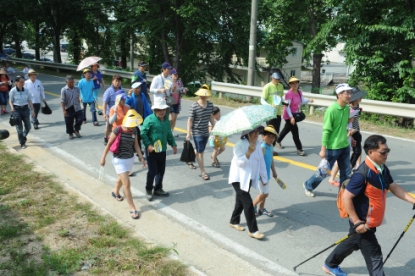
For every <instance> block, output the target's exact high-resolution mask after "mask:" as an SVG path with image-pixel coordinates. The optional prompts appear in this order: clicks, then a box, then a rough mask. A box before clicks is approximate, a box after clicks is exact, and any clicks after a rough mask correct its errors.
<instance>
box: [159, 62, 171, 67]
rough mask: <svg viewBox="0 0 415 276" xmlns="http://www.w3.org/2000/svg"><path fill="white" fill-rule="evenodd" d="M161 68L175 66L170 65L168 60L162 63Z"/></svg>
mask: <svg viewBox="0 0 415 276" xmlns="http://www.w3.org/2000/svg"><path fill="white" fill-rule="evenodd" d="M161 68H163V69H172V68H173V66H171V65H170V63H168V62H164V63H163V64H162V65H161Z"/></svg>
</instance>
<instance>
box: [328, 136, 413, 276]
mask: <svg viewBox="0 0 415 276" xmlns="http://www.w3.org/2000/svg"><path fill="white" fill-rule="evenodd" d="M364 150H365V153H366V155H367V157H366V160H365V162H364V163H362V164H361V165H360V166H359V168H358V170H357V171H356V172H355V173H354V174H353V175H352V176H351V178H350V181H349V183H348V184H347V186H346V187H345V190H344V193H343V196H342V201H343V205H344V209H345V210H346V212H347V214H348V216H349V224H350V232H349V236H348V238H346V239H343V240H341V241H340V242H339V243H338V245H337V247H336V248H335V249H334V250H333V252H332V253H331V254H330V255H329V256H328V257H327V259H326V261H325V262H324V265H323V270H324V271H325V272H326V273H327V274H330V275H334V276H345V275H347V274H346V273H345V272H343V271H342V270H341V269H340V267H339V265H340V264H341V263H342V262H343V260H344V259H345V258H346V257H347V256H349V255H350V254H352V253H353V251H355V250H356V251H357V250H359V249H360V251H361V252H362V255H363V257H364V259H365V262H366V266H367V269H368V272H369V274H370V275H371V276H372V275H373V276H383V275H385V274H384V271H383V264H384V262H383V255H382V250H381V247H380V245H379V243H378V241H377V239H376V235H375V232H376V227H378V226H380V225H381V224H382V221H383V218H384V215H385V206H386V195H387V192H388V191H391V192H392V193H393V194H394V195H395V196H396V197H398V198H400V199H402V200H405V201H408V202H410V203H412V204H415V198H413V197H411V196H410V195H409V194H408V193H407V192H406V191H405V190H404V189H403V188H401V186H399V185H398V184H396V183H395V182H394V181H393V179H392V176H391V174H390V172H389V169H388V168H387V167H386V165H385V163H386V160H387V157H388V154H389V152H390V149H389V148H388V146H387V144H386V139H385V138H384V137H383V136H381V135H371V136H369V137H368V138H367V139H366V141H365V143H364ZM411 222H412V221H410V223H411ZM410 223H409V224H408V226H407V227H406V228H405V230H404V233H405V232H406V230H407V228H408V227H409V225H410ZM404 233H402V235H401V237H402V236H403V234H404ZM401 237H400V238H401ZM400 238H399V240H400ZM399 240H398V242H399ZM395 246H396V244H395ZM392 250H393V249H392ZM391 253H392V251H391ZM391 253H389V255H390V254H391ZM389 255H388V257H389Z"/></svg>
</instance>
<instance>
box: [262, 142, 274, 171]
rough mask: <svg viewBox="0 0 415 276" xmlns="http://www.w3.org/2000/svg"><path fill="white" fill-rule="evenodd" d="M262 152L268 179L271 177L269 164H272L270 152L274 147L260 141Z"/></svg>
mask: <svg viewBox="0 0 415 276" xmlns="http://www.w3.org/2000/svg"><path fill="white" fill-rule="evenodd" d="M261 148H262V153H263V154H264V161H265V167H266V169H267V175H268V179H271V165H272V156H273V155H272V153H273V152H274V148H273V147H272V145H267V143H265V142H262V144H261Z"/></svg>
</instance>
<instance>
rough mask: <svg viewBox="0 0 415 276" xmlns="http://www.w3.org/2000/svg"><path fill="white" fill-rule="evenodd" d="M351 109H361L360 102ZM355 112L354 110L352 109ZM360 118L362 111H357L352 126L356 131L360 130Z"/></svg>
mask: <svg viewBox="0 0 415 276" xmlns="http://www.w3.org/2000/svg"><path fill="white" fill-rule="evenodd" d="M351 109H353V110H358V109H360V107H359V104H357V106H356V107H352V108H351ZM351 112H353V111H351ZM359 118H360V111H359V112H357V113H356V114H355V115H354V116H353V124H352V127H353V129H355V130H356V131H360V125H359Z"/></svg>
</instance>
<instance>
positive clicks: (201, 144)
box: [193, 136, 209, 153]
mask: <svg viewBox="0 0 415 276" xmlns="http://www.w3.org/2000/svg"><path fill="white" fill-rule="evenodd" d="M208 140H209V136H193V141H194V142H195V149H196V152H197V153H203V152H204V151H205V148H206V144H207V141H208Z"/></svg>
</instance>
